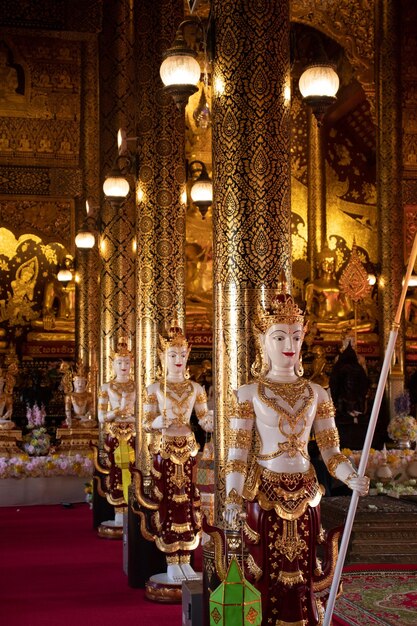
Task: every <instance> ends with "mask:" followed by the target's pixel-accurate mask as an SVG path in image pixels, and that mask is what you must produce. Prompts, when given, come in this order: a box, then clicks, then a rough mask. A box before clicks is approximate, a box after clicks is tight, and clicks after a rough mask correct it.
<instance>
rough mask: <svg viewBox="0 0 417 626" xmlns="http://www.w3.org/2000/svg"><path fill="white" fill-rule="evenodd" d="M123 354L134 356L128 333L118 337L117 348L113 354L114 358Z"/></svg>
mask: <svg viewBox="0 0 417 626" xmlns="http://www.w3.org/2000/svg"><path fill="white" fill-rule="evenodd" d="M121 356H132V352H131V351H130V350H129V337H127V336H126V335H122V336H121V337H118V338H117V341H116V350H115V351H114V352H113V353H112V354H111V358H112V359H117V357H121Z"/></svg>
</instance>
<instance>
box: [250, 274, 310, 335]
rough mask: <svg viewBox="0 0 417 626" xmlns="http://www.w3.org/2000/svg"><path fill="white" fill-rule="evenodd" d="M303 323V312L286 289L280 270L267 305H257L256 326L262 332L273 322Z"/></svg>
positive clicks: (283, 275)
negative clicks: (276, 284) (275, 287)
mask: <svg viewBox="0 0 417 626" xmlns="http://www.w3.org/2000/svg"><path fill="white" fill-rule="evenodd" d="M297 323H299V324H304V313H303V311H302V310H301V309H300V307H299V306H298V304H297V303H296V302H295V300H294V298H293V297H292V295H291V294H290V293H288V291H287V279H286V277H285V274H284V272H281V275H280V278H279V282H278V288H277V289H276V290H275V292H274V293H273V294H272V295H271V296H270V302H269V304H267V305H264V306H262V305H261V304H259V305H258V311H257V320H256V327H257V328H258V329H259V330H260V331H261V332H263V333H265V332H266V331H267V330H268V328H270V327H271V326H273V325H274V324H297Z"/></svg>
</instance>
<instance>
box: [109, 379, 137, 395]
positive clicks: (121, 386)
mask: <svg viewBox="0 0 417 626" xmlns="http://www.w3.org/2000/svg"><path fill="white" fill-rule="evenodd" d="M109 388H110V389H111V391H115V392H116V393H123V391H124V392H125V393H132V392H133V391H135V381H134V380H127V381H126V382H123V383H122V382H118V381H117V380H112V381H110V383H109Z"/></svg>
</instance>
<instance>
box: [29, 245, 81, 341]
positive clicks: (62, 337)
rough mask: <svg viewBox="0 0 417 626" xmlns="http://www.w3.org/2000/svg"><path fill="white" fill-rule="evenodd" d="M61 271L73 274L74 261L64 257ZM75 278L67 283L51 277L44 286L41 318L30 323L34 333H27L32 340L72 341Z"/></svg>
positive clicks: (73, 331)
mask: <svg viewBox="0 0 417 626" xmlns="http://www.w3.org/2000/svg"><path fill="white" fill-rule="evenodd" d="M63 269H65V270H69V271H71V272H73V269H74V261H73V258H72V257H71V256H66V257H65V258H64V261H63ZM75 290H76V283H75V277H74V274H73V273H72V278H71V279H70V280H68V281H64V282H62V281H60V280H58V278H57V276H52V277H51V278H50V280H49V281H48V282H47V283H46V285H45V290H44V294H43V305H42V317H41V319H39V320H35V321H33V322H32V327H33V328H35V329H36V331H32V332H31V333H29V337H28V338H29V339H33V340H48V339H49V340H53V339H55V340H58V341H71V340H74V333H75Z"/></svg>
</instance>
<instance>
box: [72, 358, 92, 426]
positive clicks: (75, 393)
mask: <svg viewBox="0 0 417 626" xmlns="http://www.w3.org/2000/svg"><path fill="white" fill-rule="evenodd" d="M72 381H73V390H72V391H71V393H69V394H67V395H66V396H65V417H66V420H65V421H66V424H67V426H68V428H83V427H86V428H91V427H92V426H94V417H93V415H92V411H93V394H92V393H91V391H88V389H87V385H88V378H87V373H86V370H85V368H84V367H83V365H82V364H81V363H78V367H77V371H76V373H75V375H74V376H73V379H72Z"/></svg>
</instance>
